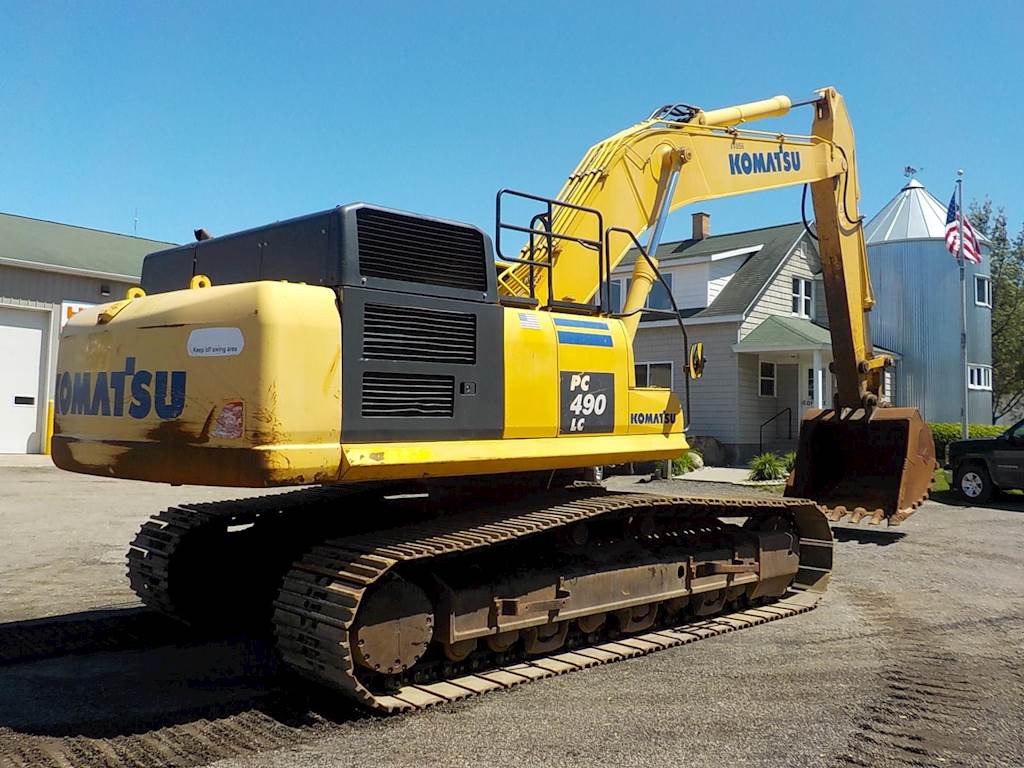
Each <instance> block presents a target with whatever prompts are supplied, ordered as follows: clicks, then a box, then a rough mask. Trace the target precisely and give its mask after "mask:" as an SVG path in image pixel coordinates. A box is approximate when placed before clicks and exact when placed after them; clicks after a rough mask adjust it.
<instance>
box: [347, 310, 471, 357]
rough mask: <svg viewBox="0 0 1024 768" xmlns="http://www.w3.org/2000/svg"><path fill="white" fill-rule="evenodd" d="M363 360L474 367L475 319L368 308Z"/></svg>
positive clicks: (467, 315)
mask: <svg viewBox="0 0 1024 768" xmlns="http://www.w3.org/2000/svg"><path fill="white" fill-rule="evenodd" d="M363 358H364V359H367V360H410V361H420V362H427V363H468V364H470V365H472V364H474V363H476V315H474V314H471V313H467V312H445V311H441V310H435V309H423V308H421V307H393V306H388V305H386V304H367V305H366V308H365V309H364V312H363Z"/></svg>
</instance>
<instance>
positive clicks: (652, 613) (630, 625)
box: [612, 603, 658, 635]
mask: <svg viewBox="0 0 1024 768" xmlns="http://www.w3.org/2000/svg"><path fill="white" fill-rule="evenodd" d="M612 615H613V616H614V617H615V620H616V621H618V622H619V631H620V632H622V633H623V634H626V635H628V634H632V633H634V632H643V631H644V630H647V629H650V628H651V627H653V626H654V622H656V621H657V620H658V604H657V603H648V604H647V605H637V606H634V607H632V608H623V609H622V610H619V611H612Z"/></svg>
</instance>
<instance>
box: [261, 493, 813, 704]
mask: <svg viewBox="0 0 1024 768" xmlns="http://www.w3.org/2000/svg"><path fill="white" fill-rule="evenodd" d="M645 513H656V514H660V515H662V516H663V517H664V516H665V515H667V516H669V517H670V518H677V519H678V520H679V521H681V522H685V521H687V520H695V521H698V520H703V521H706V520H719V519H720V518H735V517H744V518H747V524H746V526H747V527H750V526H751V524H753V529H754V530H757V529H758V527H759V526H762V528H761V529H762V530H775V528H773V527H772V526H774V525H778V521H779V520H789V521H791V523H789V524H790V525H792V526H793V529H794V532H795V534H796V535H797V536H798V538H799V566H798V570H797V572H796V574H795V577H794V578H793V580H792V582H791V583H790V584H789V586H788V589H786V591H785V593H784V594H782V595H781V597H780V598H779V599H775V600H773V601H771V602H767V601H759V602H758V604H746V605H739V604H738V603H742V602H743V600H742V599H740V600H736V601H733V604H732V605H729V603H727V602H724V601H725V597H724V595H725V594H726V592H727V590H723V591H722V593H721V594H722V600H723V606H722V607H723V608H724V610H722V611H721V612H719V613H718V614H717V615H715V616H707V615H704V616H698V617H690V618H689V620H685V619H683V618H682V617H681V616H676V617H673V616H672V615H671V614H670V615H668V616H666V617H664V618H662V620H661V621H660V622H659V623H656V624H653V625H649V626H646V627H644V631H639V632H635V633H620V632H615V631H614V630H612V629H610V628H609V629H607V630H606V631H604V632H594V631H590V632H589V633H584V632H580V631H578V627H577V631H574V633H573V634H571V635H570V634H568V633H564V634H563V635H562V637H563V639H564V643H563V644H562V646H561V647H559V648H557V649H554V650H552V651H551V652H549V653H539V654H531V655H527V654H525V653H524V652H522V651H521V650H520V651H512V652H511V653H509V652H494V651H493V649H492V650H491V651H490V652H487V651H478V652H475V653H472V654H468V655H467V656H466V658H464V659H457V660H454V661H453V660H452V659H451V657H448V659H444V658H441V659H439V660H431V661H429V662H427V661H424V663H420V664H418V665H416V664H413V665H412V666H411V667H409V668H408V669H407V670H405V669H403V672H402V674H399V675H384V674H378V673H375V672H373V671H368V668H369V667H370V665H369V664H368V663H367V660H368V659H369V655H368V654H366V652H365V650H364V649H362V648H361V647H359V646H361V645H362V642H361V640H356V639H355V636H356V635H357V634H358V632H359V627H360V624H359V622H360V618H359V617H360V615H361V614H360V611H361V610H365V605H366V602H367V596H368V595H373V594H374V590H375V589H382V588H383V587H382V585H384V584H386V583H387V581H386V580H387V578H389V577H390V578H392V579H396V578H397V580H400V579H401V576H400V574H401V572H402V571H403V569H407V568H415V567H419V568H420V569H421V571H422V570H424V566H425V565H426V566H429V565H430V564H431V563H433V562H435V561H436V562H442V561H443V560H444V559H445V558H451V557H458V556H464V555H466V554H467V553H477V554H479V553H482V552H485V551H487V552H489V551H490V549H489V548H495V547H498V546H499V545H507V544H509V543H513V542H522V541H524V540H526V539H529V538H531V537H538V536H541V535H543V534H552V533H555V534H558V533H560V532H567V531H570V530H572V527H573V526H577V525H578V524H580V523H585V524H592V523H593V522H594V521H604V522H607V521H609V520H614V519H616V518H622V519H623V520H630V519H632V518H633V517H636V516H640V517H642V516H643V515H644V514H645ZM727 527H729V526H726V525H725V524H722V529H723V530H724V529H725V528H727ZM733 530H735V528H733ZM497 559H500V558H497ZM831 563H832V538H831V533H830V530H829V526H828V523H827V520H826V519H825V516H824V515H823V514H822V513H821V512H820V510H819V509H818V508H817V507H816V506H815V505H814V504H813V503H811V502H808V501H806V500H799V499H785V498H779V499H739V498H737V499H724V498H699V497H675V496H671V497H670V496H651V495H645V494H634V493H623V494H614V493H607V492H603V491H599V490H597V489H595V488H592V487H591V488H574V489H566V490H565V491H561V492H556V493H548V494H546V495H543V496H538V497H535V498H532V499H527V500H524V501H523V502H521V503H519V504H515V505H506V506H505V507H504V509H502V508H493V507H492V508H488V509H476V510H469V511H466V512H460V513H456V514H453V515H450V516H444V517H439V518H435V519H432V520H430V521H428V522H418V523H413V524H409V525H404V526H399V527H395V528H390V529H386V530H377V531H372V532H367V533H363V534H357V535H351V536H344V537H339V538H335V539H330V540H326V541H324V542H323V543H321V544H318V545H317V546H314V547H313V548H312V549H311V550H310V551H309V552H307V553H306V554H305V555H304V556H303V557H302V558H300V559H299V560H297V561H296V562H295V563H294V564H293V566H292V568H291V569H290V570H289V571H288V573H287V574H286V576H285V578H284V581H283V584H282V586H281V589H280V591H279V593H278V596H277V599H276V600H275V601H274V614H273V626H274V635H275V640H276V645H277V648H278V651H279V653H280V655H281V657H282V659H283V660H284V662H285V663H286V664H287V665H289V666H290V667H291V668H293V669H294V670H295V671H297V672H298V673H299V674H300V675H302V676H303V677H305V678H308V679H311V680H313V681H315V682H317V683H320V684H323V685H325V686H328V687H331V688H334V689H335V690H339V691H340V692H342V693H343V694H344V695H345V696H346V697H348V698H350V699H352V700H354V701H355V702H357V703H358V704H360V705H362V706H364V707H366V708H369V709H372V710H377V711H380V712H385V713H397V712H406V711H412V710H418V709H423V708H425V707H429V706H432V705H436V704H441V703H445V702H450V701H456V700H459V699H463V698H466V697H469V696H473V695H476V694H480V693H485V692H488V691H492V690H499V689H504V688H510V687H513V686H516V685H520V684H522V683H526V682H530V681H532V680H537V679H541V678H545V677H550V676H553V675H559V674H563V673H567V672H572V671H575V670H578V669H583V668H586V667H591V666H595V665H600V664H608V663H611V662H614V661H620V660H622V659H626V658H630V657H633V656H639V655H644V654H648V653H652V652H654V651H658V650H662V649H664V648H670V647H673V646H677V645H683V644H686V643H691V642H695V641H697V640H702V639H706V638H709V637H714V636H717V635H720V634H723V633H726V632H732V631H735V630H737V629H744V628H747V627H751V626H755V625H757V624H763V623H766V622H769V621H775V620H777V619H781V618H787V617H789V616H794V615H797V614H799V613H803V612H806V611H809V610H811V609H812V608H813V607H814V606H815V605H816V603H817V602H818V600H819V598H820V596H821V594H822V593H823V592H824V590H825V588H826V586H827V583H828V579H829V575H830V572H831ZM426 570H428V571H429V567H428V568H427V569H426ZM724 572H727V573H728V572H731V571H729V570H728V566H726V567H725V571H724ZM736 572H739V568H737V571H736ZM730 578H731V577H730ZM729 583H732V581H731V580H730V582H729ZM651 605H655V603H651ZM659 605H660V604H659ZM662 613H666V612H662ZM698 613H699V612H698ZM656 615H657V614H656ZM364 623H365V622H364ZM556 623H557V618H552V623H551V624H550V625H548V626H549V627H553V626H555V625H556ZM605 626H606V627H610V625H608V624H606V625H605ZM426 631H427V632H428V633H429V632H432V631H433V629H432V624H431V620H430V619H428V620H427V627H426ZM413 644H414V645H416V644H417V643H416V642H414V643H413ZM420 644H422V645H424V646H426V645H427V643H426V642H425V641H424V642H422V643H420ZM424 653H426V651H424ZM416 658H417V660H418V658H419V657H418V656H417V657H416ZM428 659H429V656H428ZM398 661H399V660H398V659H395V663H396V664H397V662H398ZM384 663H385V664H387V663H389V662H388V661H387V660H384ZM377 666H379V665H377Z"/></svg>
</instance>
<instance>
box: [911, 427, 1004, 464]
mask: <svg viewBox="0 0 1024 768" xmlns="http://www.w3.org/2000/svg"><path fill="white" fill-rule="evenodd" d="M928 426H929V427H931V428H932V437H933V438H935V458H936V459H938V460H939V461H942V460H943V457H945V455H946V446H947V445H949V444H950V443H952V442H953V441H955V440H959V439H960V435H961V431H960V425H959V424H948V423H937V424H929V425H928ZM1005 431H1006V427H1000V426H990V425H988V424H971V425H970V426H969V427H968V430H967V434H968V435H970V436H971V437H972V438H981V437H999V436H1000V435H1001V434H1003V432H1005Z"/></svg>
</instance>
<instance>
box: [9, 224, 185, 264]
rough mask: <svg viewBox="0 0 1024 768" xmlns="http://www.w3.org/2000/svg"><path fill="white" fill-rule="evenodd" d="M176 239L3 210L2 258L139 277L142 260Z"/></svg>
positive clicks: (12, 261)
mask: <svg viewBox="0 0 1024 768" xmlns="http://www.w3.org/2000/svg"><path fill="white" fill-rule="evenodd" d="M173 246H174V243H164V242H160V241H158V240H147V239H145V238H141V237H132V236H131V235H119V234H116V233H114V232H102V231H100V230H97V229H88V228H86V227H76V226H73V225H71V224H59V223H57V222H54V221H44V220H42V219H31V218H28V217H27V216H17V215H15V214H11V213H0V260H3V261H5V262H8V263H18V262H23V263H24V265H25V267H27V268H29V269H31V268H32V267H33V266H36V267H37V268H40V267H41V268H50V269H55V270H58V271H59V270H61V269H70V270H74V271H79V272H87V273H102V274H105V275H121V276H125V277H130V278H138V276H139V275H141V274H142V260H143V258H144V257H145V256H146V255H147V254H149V253H152V252H153V251H159V250H163V249H164V248H170V247H173Z"/></svg>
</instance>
